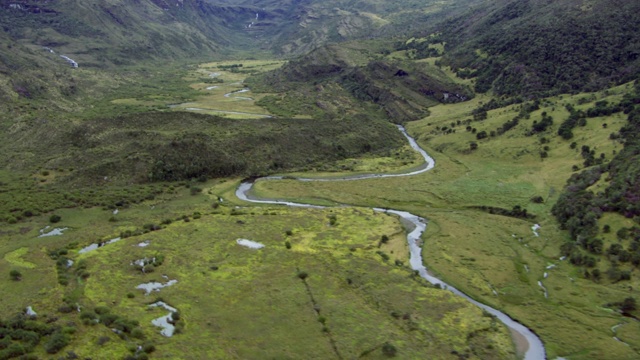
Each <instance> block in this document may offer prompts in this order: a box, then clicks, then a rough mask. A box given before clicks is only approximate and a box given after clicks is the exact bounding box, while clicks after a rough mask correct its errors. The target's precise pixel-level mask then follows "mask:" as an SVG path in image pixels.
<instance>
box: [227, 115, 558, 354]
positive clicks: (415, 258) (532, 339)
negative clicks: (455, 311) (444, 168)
mask: <svg viewBox="0 0 640 360" xmlns="http://www.w3.org/2000/svg"><path fill="white" fill-rule="evenodd" d="M398 130H400V132H402V134H403V135H404V136H405V137H406V138H407V140H408V141H409V144H410V145H411V147H412V148H413V149H414V150H415V151H417V152H418V153H420V155H421V156H422V157H423V158H424V160H425V162H424V163H423V164H422V165H421V166H419V167H418V168H415V169H412V170H410V171H408V172H404V173H399V174H363V175H351V176H344V177H338V178H331V179H326V178H325V179H312V178H297V180H299V181H353V180H362V179H373V178H385V177H399V176H412V175H418V174H421V173H424V172H426V171H429V170H431V169H433V167H434V166H435V160H434V159H433V158H432V157H431V156H429V154H427V152H426V151H425V150H424V149H422V148H421V147H420V146H419V145H418V143H417V142H416V141H415V139H413V138H412V137H411V136H409V134H408V133H407V132H406V130H405V129H404V128H403V127H402V126H400V125H398ZM281 179H283V177H282V176H267V177H262V178H259V179H256V180H254V181H244V182H242V183H241V184H240V186H238V189H237V190H236V196H237V197H238V198H239V199H241V200H244V201H248V202H252V203H260V204H278V205H287V206H295V207H305V208H325V207H324V206H318V205H312V204H303V203H295V202H290V201H285V200H278V199H265V198H257V197H255V196H252V195H251V194H250V192H251V189H252V187H253V185H254V183H255V182H257V181H269V180H281ZM373 210H375V211H379V212H385V213H390V214H394V215H397V216H399V217H401V218H402V219H404V220H406V221H407V222H409V223H411V224H412V225H413V226H412V228H410V229H408V233H407V241H408V243H409V252H410V255H411V257H410V264H411V268H412V269H413V270H416V271H418V273H419V274H420V276H421V277H423V278H424V279H426V280H427V281H429V282H430V283H431V284H434V285H439V286H440V287H442V288H443V289H446V290H448V291H451V292H452V293H454V294H455V295H457V296H460V297H462V298H464V299H465V300H467V301H469V302H471V303H472V304H474V305H476V306H478V307H480V308H482V309H483V310H485V311H487V312H488V313H490V314H492V315H494V316H495V317H496V318H497V319H498V320H500V321H501V322H502V323H503V324H505V325H506V326H507V327H508V328H509V329H510V330H511V332H512V334H513V337H514V342H515V343H516V346H517V347H518V351H519V352H523V353H524V359H525V360H543V359H545V358H546V352H545V348H544V344H543V343H542V340H540V338H539V337H538V336H537V335H536V334H535V333H533V331H531V329H529V328H527V327H525V326H524V325H522V324H520V323H519V322H517V321H515V320H513V319H512V318H510V317H509V316H508V315H507V314H505V313H503V312H501V311H499V310H497V309H494V308H492V307H490V306H488V305H486V304H483V303H481V302H479V301H476V300H474V299H472V298H471V297H469V296H468V295H466V294H465V293H463V292H462V291H460V290H458V289H456V288H455V287H453V286H451V285H449V284H447V283H445V282H444V281H442V280H440V279H438V278H437V277H435V276H433V274H431V273H430V272H429V271H428V270H427V268H426V267H425V266H424V263H423V261H422V249H421V248H420V246H419V245H418V244H419V243H420V236H421V235H422V234H423V233H424V231H425V230H426V228H427V221H426V220H425V219H424V218H421V217H419V216H417V215H414V214H411V213H409V212H406V211H401V210H390V209H381V208H373Z"/></svg>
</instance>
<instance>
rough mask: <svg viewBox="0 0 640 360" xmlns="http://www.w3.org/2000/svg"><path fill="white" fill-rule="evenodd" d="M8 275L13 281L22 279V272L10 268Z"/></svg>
mask: <svg viewBox="0 0 640 360" xmlns="http://www.w3.org/2000/svg"><path fill="white" fill-rule="evenodd" d="M9 277H11V280H13V281H20V280H22V273H21V272H20V271H18V270H15V269H13V270H11V271H9Z"/></svg>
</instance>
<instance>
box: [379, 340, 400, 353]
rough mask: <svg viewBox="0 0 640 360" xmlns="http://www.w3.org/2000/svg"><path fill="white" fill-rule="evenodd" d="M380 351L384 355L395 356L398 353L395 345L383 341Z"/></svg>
mask: <svg viewBox="0 0 640 360" xmlns="http://www.w3.org/2000/svg"><path fill="white" fill-rule="evenodd" d="M382 353H383V354H384V355H385V356H386V357H395V356H396V354H397V353H398V349H396V347H395V346H393V344H390V343H388V342H386V343H384V345H382Z"/></svg>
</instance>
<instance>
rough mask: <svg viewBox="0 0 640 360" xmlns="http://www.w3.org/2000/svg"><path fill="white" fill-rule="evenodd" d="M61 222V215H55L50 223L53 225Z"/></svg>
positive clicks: (50, 218)
mask: <svg viewBox="0 0 640 360" xmlns="http://www.w3.org/2000/svg"><path fill="white" fill-rule="evenodd" d="M60 220H62V217H60V215H56V214H53V215H51V216H50V217H49V222H50V223H52V224H55V223H58V222H60Z"/></svg>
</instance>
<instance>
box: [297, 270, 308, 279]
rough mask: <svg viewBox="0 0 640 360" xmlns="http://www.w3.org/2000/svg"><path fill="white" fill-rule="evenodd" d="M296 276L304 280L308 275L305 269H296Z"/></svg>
mask: <svg viewBox="0 0 640 360" xmlns="http://www.w3.org/2000/svg"><path fill="white" fill-rule="evenodd" d="M298 277H299V278H300V279H302V280H305V279H306V278H308V277H309V274H307V272H306V271H298Z"/></svg>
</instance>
